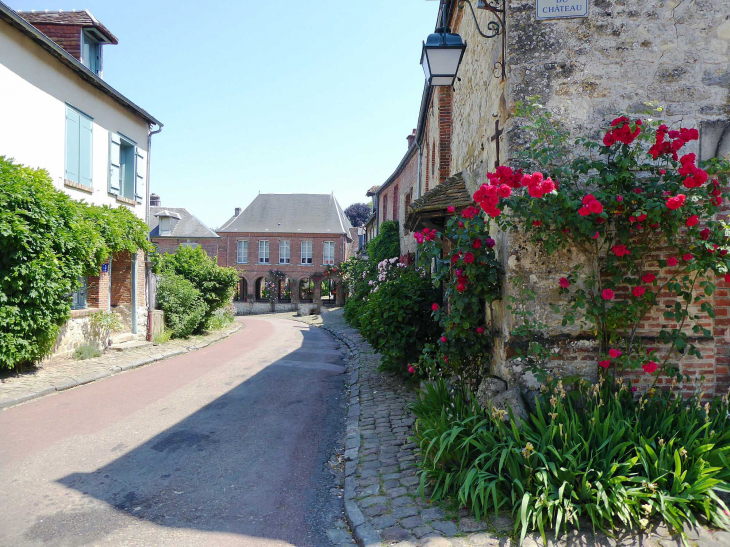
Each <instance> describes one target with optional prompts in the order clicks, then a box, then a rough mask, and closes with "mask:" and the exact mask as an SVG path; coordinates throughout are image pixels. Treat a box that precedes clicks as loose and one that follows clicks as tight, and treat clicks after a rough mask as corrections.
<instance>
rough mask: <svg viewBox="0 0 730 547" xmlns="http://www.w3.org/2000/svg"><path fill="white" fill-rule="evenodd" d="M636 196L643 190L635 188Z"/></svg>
mask: <svg viewBox="0 0 730 547" xmlns="http://www.w3.org/2000/svg"><path fill="white" fill-rule="evenodd" d="M633 191H634V194H641V188H634V190H633Z"/></svg>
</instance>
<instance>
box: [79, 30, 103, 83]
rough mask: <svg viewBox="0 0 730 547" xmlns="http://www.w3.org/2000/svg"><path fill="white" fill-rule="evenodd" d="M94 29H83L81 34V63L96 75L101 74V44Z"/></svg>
mask: <svg viewBox="0 0 730 547" xmlns="http://www.w3.org/2000/svg"><path fill="white" fill-rule="evenodd" d="M95 34H98V32H96V31H95V30H84V31H83V32H82V36H81V63H83V65H84V66H85V67H86V68H88V69H89V70H90V71H91V72H93V73H94V74H96V75H97V76H101V44H100V43H99V40H98V39H97V38H96V36H95Z"/></svg>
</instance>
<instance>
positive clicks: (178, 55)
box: [6, 0, 438, 227]
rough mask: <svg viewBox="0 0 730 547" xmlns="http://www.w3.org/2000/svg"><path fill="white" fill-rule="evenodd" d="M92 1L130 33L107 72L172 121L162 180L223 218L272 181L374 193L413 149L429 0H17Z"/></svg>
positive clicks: (178, 199)
mask: <svg viewBox="0 0 730 547" xmlns="http://www.w3.org/2000/svg"><path fill="white" fill-rule="evenodd" d="M6 1H7V2H8V3H9V4H10V6H11V7H12V8H14V9H21V10H27V11H29V10H31V9H35V10H39V11H40V10H44V9H49V10H57V9H64V10H69V11H70V10H71V9H73V8H75V9H88V10H89V11H91V13H92V14H93V15H94V16H95V17H96V18H97V19H98V20H99V21H101V22H102V23H103V24H104V25H105V26H106V27H107V28H109V30H111V32H112V33H113V34H114V35H115V36H117V38H119V45H116V46H111V45H110V46H105V47H104V78H105V80H106V81H107V82H109V83H110V84H111V85H112V86H114V87H115V88H116V89H118V90H119V91H120V92H121V93H123V94H124V95H126V96H127V97H129V98H130V99H131V100H132V101H134V102H135V103H137V104H138V105H140V106H141V107H143V108H145V109H146V110H147V111H148V112H150V113H151V114H152V115H153V116H155V117H156V118H157V119H159V120H161V121H162V122H163V123H164V124H165V127H164V129H163V131H162V133H160V134H159V135H156V136H155V137H153V142H152V191H153V192H156V193H158V194H160V196H161V197H162V203H163V205H169V206H171V207H186V208H187V209H188V210H190V211H191V212H192V213H193V214H195V215H196V216H198V218H200V219H201V220H202V221H203V222H205V223H206V224H208V225H209V226H211V227H217V226H220V225H221V224H223V222H224V221H225V220H226V219H228V218H229V217H230V216H231V215H232V213H233V208H234V207H236V206H241V207H245V206H246V205H248V203H250V202H251V200H252V199H253V198H254V197H255V196H256V194H258V193H259V191H260V192H275V193H294V192H311V193H330V192H332V191H334V193H335V196H336V197H337V199H338V200H339V202H340V204H341V205H342V206H343V207H347V206H348V205H350V204H351V203H354V202H357V201H366V197H365V192H366V191H367V189H368V188H369V187H370V186H372V185H374V184H381V183H382V182H383V181H384V180H385V179H386V178H387V177H388V176H389V175H390V174H391V173H392V172H393V170H394V169H395V168H396V167H397V165H398V162H399V161H400V159H401V158H402V157H403V154H404V153H405V151H406V136H407V135H408V134H409V133H410V132H411V130H412V129H413V128H414V127H415V126H416V121H417V116H418V107H419V104H420V99H421V93H422V91H423V82H424V79H423V72H422V70H421V67H420V65H419V57H420V53H421V51H420V50H421V42H422V40H424V39H425V38H426V36H427V35H428V34H429V33H430V32H433V28H434V26H435V23H436V14H437V11H438V2H427V1H425V0H361V1H359V2H353V1H346V0H319V1H314V0H309V1H293V0H292V1H287V2H270V1H266V0H264V1H253V0H242V1H241V0H239V1H232V0H224V1H216V2H209V3H203V2H190V1H187V0H179V1H171V0H164V1H162V0H154V1H150V0H146V1H141V0H128V1H126V2H109V1H108V0H72V1H71V2H69V1H68V0H55V1H54V2H49V0H9V1H8V0H6Z"/></svg>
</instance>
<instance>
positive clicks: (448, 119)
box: [379, 0, 730, 394]
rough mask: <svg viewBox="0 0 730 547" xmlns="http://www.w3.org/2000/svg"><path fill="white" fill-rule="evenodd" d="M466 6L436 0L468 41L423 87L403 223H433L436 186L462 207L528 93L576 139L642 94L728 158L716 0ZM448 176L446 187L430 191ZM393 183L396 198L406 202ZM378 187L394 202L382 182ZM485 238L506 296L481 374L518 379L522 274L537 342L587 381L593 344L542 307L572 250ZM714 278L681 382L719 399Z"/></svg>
mask: <svg viewBox="0 0 730 547" xmlns="http://www.w3.org/2000/svg"><path fill="white" fill-rule="evenodd" d="M472 4H473V7H474V17H473V16H472V12H471V11H470V8H469V6H468V5H467V4H465V3H460V2H459V1H458V0H443V1H442V2H441V7H440V10H439V13H438V16H437V17H438V18H437V24H436V25H435V26H436V27H437V28H438V27H440V26H441V25H442V15H443V14H444V13H445V16H446V17H445V18H446V26H447V27H449V28H450V31H451V32H453V33H458V34H460V35H461V37H462V38H463V40H464V42H465V43H466V44H467V47H466V50H465V52H464V56H463V58H462V61H461V65H460V68H459V73H458V79H457V80H455V81H454V84H453V86H448V87H446V86H444V87H440V86H435V87H431V86H429V85H428V84H426V85H425V86H424V93H423V96H422V100H421V105H420V109H419V113H418V124H417V129H416V136H415V143H416V146H417V148H418V153H417V156H418V165H419V166H420V168H418V175H417V180H416V183H415V196H414V197H415V199H413V198H411V205H410V207H408V208H407V209H408V211H407V213H406V214H405V215H404V216H405V219H403V218H402V217H401V219H400V220H401V221H403V220H405V228H406V229H411V230H417V229H421V228H423V227H426V226H428V227H439V226H440V225H443V221H444V218H445V216H446V214H447V213H446V209H445V207H446V205H447V203H446V201H447V200H444V196H445V195H446V194H453V195H454V196H456V197H458V200H459V202H458V203H454V204H455V205H462V203H461V202H463V201H464V199H465V196H471V195H472V194H473V192H474V191H475V190H476V188H477V187H478V186H479V185H480V184H482V183H483V182H485V180H486V174H487V172H489V171H493V170H494V168H495V167H496V166H497V165H500V164H509V163H510V159H511V158H512V156H513V151H514V150H517V149H518V148H519V147H520V146H524V142H523V140H521V139H522V137H521V133H522V132H521V125H522V123H523V120H522V119H520V118H519V117H518V116H516V114H515V107H516V104H517V103H518V102H519V101H523V102H524V101H526V100H527V99H528V97H531V96H536V95H537V96H539V97H540V101H541V102H542V103H543V104H545V105H546V106H547V107H548V108H549V109H550V110H551V111H552V112H553V114H554V119H556V120H557V121H558V123H559V124H560V125H561V126H562V127H564V128H566V129H568V130H570V131H571V132H572V133H573V134H574V135H576V136H577V135H580V134H586V133H589V132H591V131H595V130H596V128H597V127H600V126H601V125H602V124H605V123H606V122H607V121H610V120H611V119H612V118H613V117H614V114H615V113H617V112H641V111H642V110H644V109H645V106H644V105H643V102H644V101H658V102H659V103H660V104H662V105H664V107H665V108H664V111H663V113H662V117H663V118H664V119H665V120H666V121H667V122H668V124H669V125H670V126H672V125H677V124H679V123H681V124H682V125H683V126H686V127H698V128H699V129H700V134H701V138H700V141H699V143H693V145H690V146H688V147H687V148H686V152H695V153H697V155H698V157H699V158H700V159H702V160H707V159H709V158H711V157H717V156H723V157H727V155H728V154H730V107H729V106H728V104H730V87H729V86H728V84H727V80H728V71H727V67H728V65H729V64H730V21H728V18H727V15H728V10H727V2H726V1H725V0H708V1H707V2H702V3H701V4H695V3H684V4H682V3H679V4H678V5H674V4H671V5H669V4H667V3H666V2H662V1H660V0H646V1H639V0H627V1H625V2H605V1H603V0H600V1H599V0H588V12H587V16H585V17H579V18H563V19H552V20H544V14H543V15H541V16H540V17H538V13H537V5H536V1H535V0H525V1H520V2H504V3H501V6H504V7H505V12H504V14H503V15H500V16H501V17H502V19H503V22H504V26H500V24H501V21H499V20H498V19H497V17H496V15H495V13H494V12H493V11H490V9H489V6H488V5H487V4H486V3H481V2H480V3H477V2H472ZM492 4H494V3H492ZM477 24H478V26H479V27H480V28H481V30H482V31H484V30H485V29H488V28H490V27H489V26H488V25H490V24H491V25H496V28H500V29H502V32H501V33H499V34H497V36H496V37H495V38H492V39H487V38H484V37H483V36H482V35H480V32H479V28H478V27H477ZM493 28H494V27H491V30H493ZM504 28H506V29H508V31H507V32H506V33H505V31H504V30H503V29H504ZM429 30H430V29H424V35H425V34H427V33H428V31H429ZM414 49H415V46H414ZM445 181H448V184H449V187H448V188H447V189H444V190H443V191H436V190H435V189H434V188H438V185H440V184H442V183H444V182H445ZM392 186H394V184H392ZM401 188H403V187H401V186H399V189H398V190H399V193H400V194H401V195H400V196H399V197H398V199H399V201H402V202H405V195H404V194H403V190H402V189H401ZM382 195H383V197H385V196H386V195H387V200H388V202H389V203H392V199H393V197H392V196H391V195H389V194H387V188H386V189H385V191H384V192H382ZM382 201H384V200H379V205H381V207H382V206H383V203H382ZM388 218H391V217H388ZM403 236H404V237H403V238H402V239H401V247H402V252H403V251H406V252H407V251H409V250H410V246H411V245H412V241H410V239H409V236H408V235H407V233H405V232H404V234H403ZM492 237H494V238H495V239H497V240H498V247H497V248H498V249H499V256H500V260H501V261H502V263H503V265H504V267H505V270H506V275H505V280H504V281H505V283H504V299H503V300H502V302H501V303H495V306H494V307H493V314H492V315H491V316H490V317H489V318H488V320H489V321H490V322H491V323H492V324H494V326H495V328H496V329H497V331H498V335H497V336H496V337H495V340H494V343H495V352H494V356H493V360H492V370H490V373H492V374H495V375H498V376H500V377H502V378H504V379H505V380H507V381H508V382H510V383H513V382H517V383H519V382H520V377H519V376H520V374H521V372H520V371H517V370H513V369H512V368H511V366H510V365H509V359H508V355H510V354H511V353H512V352H513V349H512V344H513V343H515V340H514V339H513V337H512V335H511V333H512V331H513V328H514V326H515V318H514V317H513V316H512V315H511V313H510V312H509V310H508V308H507V306H506V304H507V302H508V297H509V296H510V295H512V294H513V291H514V287H513V281H514V280H515V279H516V278H529V279H530V282H531V284H532V286H533V289H534V290H535V291H536V292H537V294H538V298H537V301H536V302H535V309H534V312H535V314H536V316H539V317H540V318H541V319H543V320H544V321H545V322H546V323H547V324H548V331H547V332H546V333H545V334H546V337H547V338H548V339H550V340H554V341H555V343H556V345H557V346H560V354H561V358H559V359H555V360H554V361H552V362H551V364H550V366H551V367H552V368H553V369H554V370H555V372H556V373H558V374H579V375H582V376H584V377H588V378H595V377H596V376H597V344H596V343H595V341H594V340H592V339H591V336H590V333H585V332H581V331H580V330H579V329H578V328H572V329H571V328H566V327H563V326H562V324H561V317H559V316H557V315H556V314H554V313H553V311H552V309H551V304H552V303H554V302H557V301H558V300H560V295H559V294H558V290H557V287H558V283H557V281H558V278H559V277H561V276H562V275H564V274H565V271H566V267H567V265H570V264H574V263H576V261H580V257H579V256H578V255H579V253H577V252H574V253H568V254H565V253H560V254H559V255H555V256H550V257H548V256H545V255H544V253H541V252H540V251H539V250H538V249H535V248H532V247H531V246H530V245H529V244H528V243H527V242H526V241H524V240H522V239H520V237H519V235H518V234H514V233H507V234H505V233H500V232H498V231H497V230H496V229H493V230H492ZM717 285H718V290H717V291H716V292H715V294H714V295H713V297H712V300H713V304H714V306H715V309H716V318H714V319H712V321H711V325H709V326H708V328H709V329H710V330H711V331H712V334H713V337H712V339H708V340H698V341H696V343H698V347H700V349H701V350H702V354H703V358H702V359H696V358H691V357H685V358H684V359H683V361H682V363H681V367H682V372H683V373H684V374H686V375H688V376H690V377H691V378H695V377H698V376H704V378H705V383H704V385H705V386H706V387H707V389H708V392H710V393H718V394H719V393H723V392H725V391H726V390H727V387H728V384H730V372H729V370H728V366H729V365H730V319H728V315H730V298H729V295H730V291H729V287H728V284H727V283H725V282H724V281H723V280H722V279H718V280H717ZM658 324H659V321H649V322H647V323H646V324H645V325H644V326H643V330H642V333H641V334H642V335H643V336H645V337H647V339H651V337H652V336H655V335H656V327H657V325H658ZM652 329H654V330H652ZM657 345H658V344H657ZM637 381H638V379H637ZM690 389H691V388H690Z"/></svg>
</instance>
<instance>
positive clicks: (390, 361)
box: [359, 259, 437, 373]
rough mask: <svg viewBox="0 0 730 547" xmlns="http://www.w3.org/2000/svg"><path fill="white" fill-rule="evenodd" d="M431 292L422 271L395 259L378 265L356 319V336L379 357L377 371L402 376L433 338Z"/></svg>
mask: <svg viewBox="0 0 730 547" xmlns="http://www.w3.org/2000/svg"><path fill="white" fill-rule="evenodd" d="M435 292H436V291H435V290H434V288H433V286H432V285H431V282H430V280H429V279H427V278H425V277H424V276H423V273H422V271H420V270H416V269H414V268H412V267H407V266H405V265H404V264H402V263H399V262H397V259H391V260H383V261H382V262H381V263H379V264H378V276H377V278H376V280H374V281H373V282H372V285H371V291H370V293H369V294H368V296H367V297H366V301H365V305H364V307H363V309H362V315H361V317H360V320H359V323H360V333H361V334H362V336H363V337H364V338H365V339H366V340H367V341H368V342H370V344H371V345H372V346H373V347H374V348H375V349H376V350H377V351H378V352H379V353H380V354H381V355H382V357H383V359H382V361H381V368H382V369H383V370H390V371H393V372H400V373H405V372H406V370H407V367H408V366H409V364H411V363H415V362H417V361H418V358H419V356H420V355H421V352H422V351H423V348H424V347H425V345H426V344H428V343H429V342H433V341H434V340H435V337H436V332H437V324H436V322H435V321H433V320H432V318H431V304H432V303H433V301H434V299H435V296H436V295H435Z"/></svg>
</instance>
